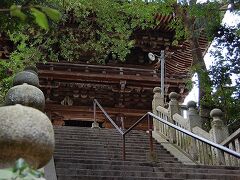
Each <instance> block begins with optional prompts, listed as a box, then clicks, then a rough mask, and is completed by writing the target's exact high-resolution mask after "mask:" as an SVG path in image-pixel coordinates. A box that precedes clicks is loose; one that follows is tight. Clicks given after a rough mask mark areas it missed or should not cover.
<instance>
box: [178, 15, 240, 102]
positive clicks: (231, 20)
mask: <svg viewBox="0 0 240 180" xmlns="http://www.w3.org/2000/svg"><path fill="white" fill-rule="evenodd" d="M239 22H240V16H239V15H233V14H232V13H230V12H229V11H227V12H226V14H225V15H224V18H223V22H222V23H224V24H225V23H226V24H227V25H229V26H234V25H235V24H237V23H239ZM212 48H213V47H212V46H210V48H209V50H208V53H206V55H205V56H204V61H205V64H206V66H207V69H209V67H210V65H211V63H212V62H213V61H214V58H213V57H211V56H210V53H209V52H210V50H211V49H212ZM192 81H194V82H196V81H197V75H196V74H195V75H194V76H193V78H192ZM189 101H195V102H198V87H197V84H194V85H193V89H192V90H191V92H190V93H189V95H188V96H187V97H186V98H185V100H184V103H183V104H187V102H189Z"/></svg>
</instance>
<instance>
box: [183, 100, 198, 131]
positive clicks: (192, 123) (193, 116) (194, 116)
mask: <svg viewBox="0 0 240 180" xmlns="http://www.w3.org/2000/svg"><path fill="white" fill-rule="evenodd" d="M196 107H197V105H196V102H194V101H189V102H188V103H187V108H188V111H187V117H188V128H189V129H188V130H189V131H191V132H192V129H193V128H194V127H196V126H198V127H200V128H202V121H201V117H200V116H199V114H198V112H197V110H196Z"/></svg>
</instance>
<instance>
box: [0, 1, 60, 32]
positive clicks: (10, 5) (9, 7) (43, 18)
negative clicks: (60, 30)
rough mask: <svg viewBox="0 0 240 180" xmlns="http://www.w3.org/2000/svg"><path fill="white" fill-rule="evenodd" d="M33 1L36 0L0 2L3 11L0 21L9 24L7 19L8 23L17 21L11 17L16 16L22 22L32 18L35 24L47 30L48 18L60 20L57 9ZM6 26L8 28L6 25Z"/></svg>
mask: <svg viewBox="0 0 240 180" xmlns="http://www.w3.org/2000/svg"><path fill="white" fill-rule="evenodd" d="M46 2H47V1H46ZM31 3H33V4H31ZM34 3H36V2H35V1H28V2H27V3H26V2H24V1H10V2H6V1H3V2H0V7H1V8H4V9H0V12H2V13H4V14H2V15H1V16H2V17H1V18H0V23H7V24H9V20H10V23H11V22H14V23H16V21H18V19H17V20H15V19H12V18H11V17H17V18H19V19H20V20H21V21H22V22H25V20H27V19H28V20H31V19H34V20H35V22H36V24H38V25H39V26H40V27H41V28H43V29H45V30H49V19H50V20H52V21H55V22H58V21H60V19H61V14H60V12H59V11H57V10H56V9H53V8H50V7H44V6H42V5H40V3H39V4H37V5H36V4H34ZM21 4H23V5H21ZM8 13H9V14H8ZM9 15H10V16H11V17H10V16H9ZM4 16H5V17H4ZM9 25H11V24H9ZM6 27H7V28H9V26H8V25H7V26H6Z"/></svg>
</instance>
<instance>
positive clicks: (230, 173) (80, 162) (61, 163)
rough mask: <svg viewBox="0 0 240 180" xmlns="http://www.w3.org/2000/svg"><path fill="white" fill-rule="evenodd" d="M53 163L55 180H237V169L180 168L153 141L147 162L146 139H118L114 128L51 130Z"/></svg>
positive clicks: (139, 134) (141, 134)
mask: <svg viewBox="0 0 240 180" xmlns="http://www.w3.org/2000/svg"><path fill="white" fill-rule="evenodd" d="M54 129H55V137H56V150H55V152H54V161H55V167H56V171H57V176H58V180H63V179H64V180H75V179H80V180H81V179H84V180H88V179H89V180H91V179H92V180H99V179H104V180H108V179H109V180H114V179H116V180H120V179H121V180H128V179H129V180H130V179H131V180H137V179H140V180H141V179H146V180H147V179H148V180H151V179H153V180H155V179H163V180H164V179H175V180H177V179H195V180H197V179H198V180H200V179H209V180H210V179H215V180H216V179H220V180H238V179H240V167H227V166H203V165H196V166H193V165H183V164H182V163H180V162H179V161H178V160H177V159H176V158H175V157H174V156H172V155H171V154H170V153H169V152H168V151H167V150H165V149H164V148H163V146H162V145H160V144H158V143H157V142H156V141H154V150H155V154H156V158H155V159H149V149H150V148H149V136H148V134H147V133H146V132H145V131H138V130H134V131H132V132H131V134H128V135H127V136H126V160H125V161H123V160H122V137H121V135H120V134H119V132H117V131H116V130H115V129H104V128H102V129H91V128H84V127H55V128H54Z"/></svg>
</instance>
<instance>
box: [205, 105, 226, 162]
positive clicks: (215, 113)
mask: <svg viewBox="0 0 240 180" xmlns="http://www.w3.org/2000/svg"><path fill="white" fill-rule="evenodd" d="M210 116H211V117H212V118H213V120H212V122H211V126H212V128H211V129H210V131H209V134H210V138H211V140H212V141H213V142H215V143H218V144H220V143H221V142H222V141H223V140H225V139H226V138H227V137H228V136H229V132H228V128H227V126H226V125H224V123H223V121H222V119H221V117H222V116H223V112H222V111H221V110H220V109H213V110H212V111H211V112H210ZM214 154H215V159H216V163H217V164H219V165H224V164H225V160H224V155H223V153H222V152H220V151H218V150H216V149H215V148H214Z"/></svg>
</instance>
